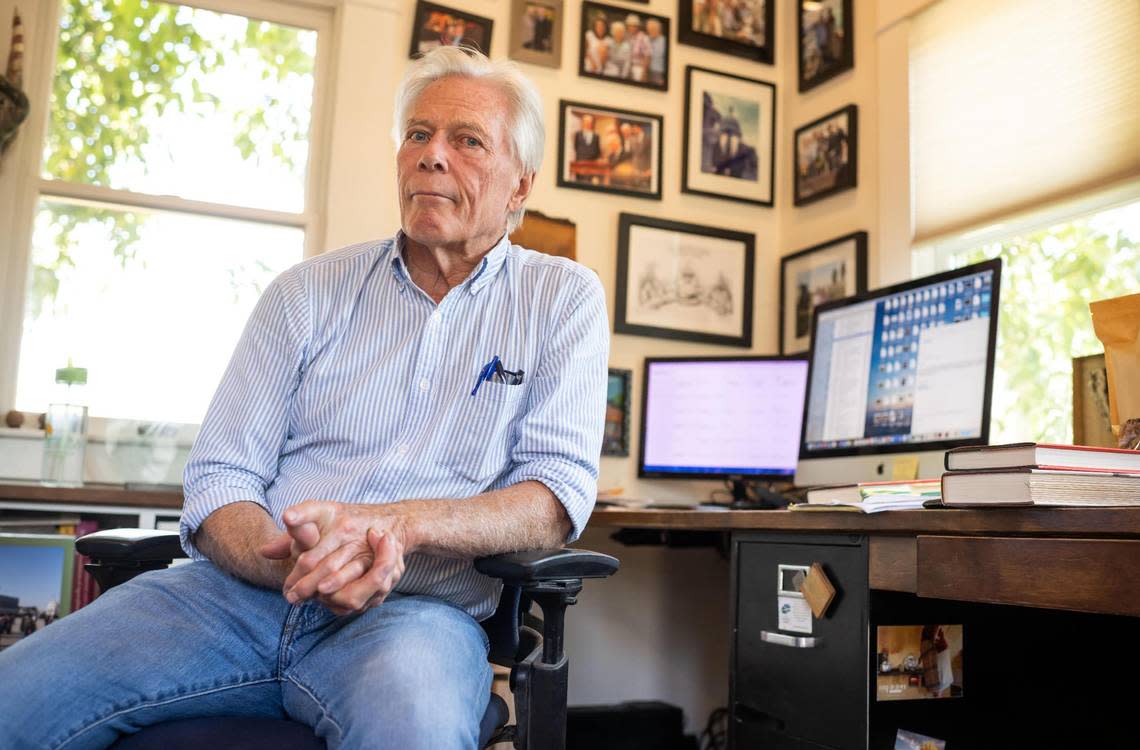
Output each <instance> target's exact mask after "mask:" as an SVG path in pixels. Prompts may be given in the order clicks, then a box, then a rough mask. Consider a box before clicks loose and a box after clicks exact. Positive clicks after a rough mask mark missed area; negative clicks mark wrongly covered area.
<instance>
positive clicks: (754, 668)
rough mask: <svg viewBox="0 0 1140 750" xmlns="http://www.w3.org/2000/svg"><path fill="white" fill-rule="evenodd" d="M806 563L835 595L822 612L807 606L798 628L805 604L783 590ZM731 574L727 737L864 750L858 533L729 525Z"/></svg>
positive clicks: (864, 653) (862, 551)
mask: <svg viewBox="0 0 1140 750" xmlns="http://www.w3.org/2000/svg"><path fill="white" fill-rule="evenodd" d="M813 563H819V564H821V565H822V566H823V569H824V571H825V572H826V574H827V576H828V578H829V580H830V581H831V582H832V584H833V585H834V586H835V589H836V596H835V599H834V600H833V601H832V603H831V606H830V608H829V609H828V612H827V614H826V615H825V616H824V617H823V618H822V619H816V618H815V617H814V616H811V615H810V613H809V614H808V618H809V619H810V629H811V632H810V633H807V632H802V631H803V630H804V629H805V627H806V626H805V623H804V620H803V617H802V607H803V606H806V604H798V603H796V602H795V601H794V596H789V595H788V593H787V592H788V589H789V588H791V587H790V586H789V577H790V575H792V574H793V573H794V571H795V570H796V569H797V568H806V567H809V566H811V565H812V564H813ZM732 576H733V581H732V586H733V591H734V596H733V612H732V623H733V634H732V636H733V638H732V670H731V685H730V688H729V702H730V706H731V712H732V715H731V722H730V729H729V746H730V747H732V748H737V750H751V749H752V748H762V749H763V750H865V749H866V747H867V708H868V705H867V704H868V700H869V696H870V683H869V680H870V661H869V657H868V653H869V651H868V645H867V641H868V632H869V627H870V626H869V620H870V618H869V611H870V602H869V593H870V592H869V585H868V578H867V539H866V537H863V536H851V535H838V536H808V535H793V534H783V535H777V534H761V533H738V534H735V535H734V536H733V543H732ZM781 588H782V589H783V591H784V594H783V595H782V594H781ZM781 609H783V612H781ZM797 615H800V616H799V617H797ZM781 626H783V627H781Z"/></svg>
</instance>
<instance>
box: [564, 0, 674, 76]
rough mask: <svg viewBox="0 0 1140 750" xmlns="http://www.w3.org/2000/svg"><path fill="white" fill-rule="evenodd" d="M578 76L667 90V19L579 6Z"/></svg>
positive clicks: (626, 10)
mask: <svg viewBox="0 0 1140 750" xmlns="http://www.w3.org/2000/svg"><path fill="white" fill-rule="evenodd" d="M579 38H580V40H581V43H580V45H579V48H578V75H580V76H585V77H587V78H601V79H602V80H605V81H616V82H617V83H626V84H629V85H630V86H642V87H644V88H648V89H657V90H658V91H668V89H669V19H668V18H665V17H664V16H654V15H651V14H649V13H644V12H639V11H631V10H630V9H629V8H618V7H615V6H613V5H602V4H601V3H591V2H588V1H587V2H583V3H582V31H581V36H580V37H579Z"/></svg>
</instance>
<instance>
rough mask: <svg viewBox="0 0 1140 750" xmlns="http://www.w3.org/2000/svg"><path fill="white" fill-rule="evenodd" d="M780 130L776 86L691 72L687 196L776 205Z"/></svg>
mask: <svg viewBox="0 0 1140 750" xmlns="http://www.w3.org/2000/svg"><path fill="white" fill-rule="evenodd" d="M775 131H776V87H775V86H774V85H772V84H770V83H767V82H765V81H757V80H755V79H752V78H744V77H743V76H735V75H730V74H728V73H718V72H716V71H713V70H707V69H705V68H698V67H695V66H692V65H690V66H688V67H686V68H685V139H684V143H685V145H684V151H683V153H684V159H683V161H682V163H681V190H682V192H686V193H696V194H698V195H708V196H712V197H714V198H727V199H729V200H734V201H742V202H744V203H753V204H756V205H758V206H771V205H772V185H773V182H774V181H775V174H776V172H775V161H776V158H775V157H776V147H775V136H774V133H775Z"/></svg>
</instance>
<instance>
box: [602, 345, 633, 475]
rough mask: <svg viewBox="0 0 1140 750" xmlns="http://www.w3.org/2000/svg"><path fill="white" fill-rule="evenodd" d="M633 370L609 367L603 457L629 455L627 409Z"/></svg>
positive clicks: (630, 397)
mask: <svg viewBox="0 0 1140 750" xmlns="http://www.w3.org/2000/svg"><path fill="white" fill-rule="evenodd" d="M632 380H633V370H619V369H616V368H613V367H611V368H610V372H609V381H608V385H607V386H606V426H605V431H604V432H603V433H602V455H603V456H628V455H629V407H630V401H631V399H632V395H633V394H632V389H631V387H630V383H631V382H632Z"/></svg>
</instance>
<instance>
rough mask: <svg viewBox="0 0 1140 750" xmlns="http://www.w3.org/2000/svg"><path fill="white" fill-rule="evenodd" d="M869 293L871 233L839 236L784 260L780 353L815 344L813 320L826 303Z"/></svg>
mask: <svg viewBox="0 0 1140 750" xmlns="http://www.w3.org/2000/svg"><path fill="white" fill-rule="evenodd" d="M865 291H867V233H866V232H853V233H852V234H848V235H844V236H843V237H836V238H835V239H833V240H828V241H827V242H821V243H820V244H818V245H813V246H811V247H809V248H805V249H803V250H800V251H798V252H795V253H792V254H791V255H786V256H784V257H783V258H781V259H780V353H781V354H800V353H802V352H806V351H808V349H809V348H810V345H811V319H812V315H813V314H814V311H815V308H816V307H817V306H818V305H821V304H823V303H824V302H830V301H831V300H836V299H843V298H844V297H850V296H852V295H855V294H860V293H862V292H865Z"/></svg>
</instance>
